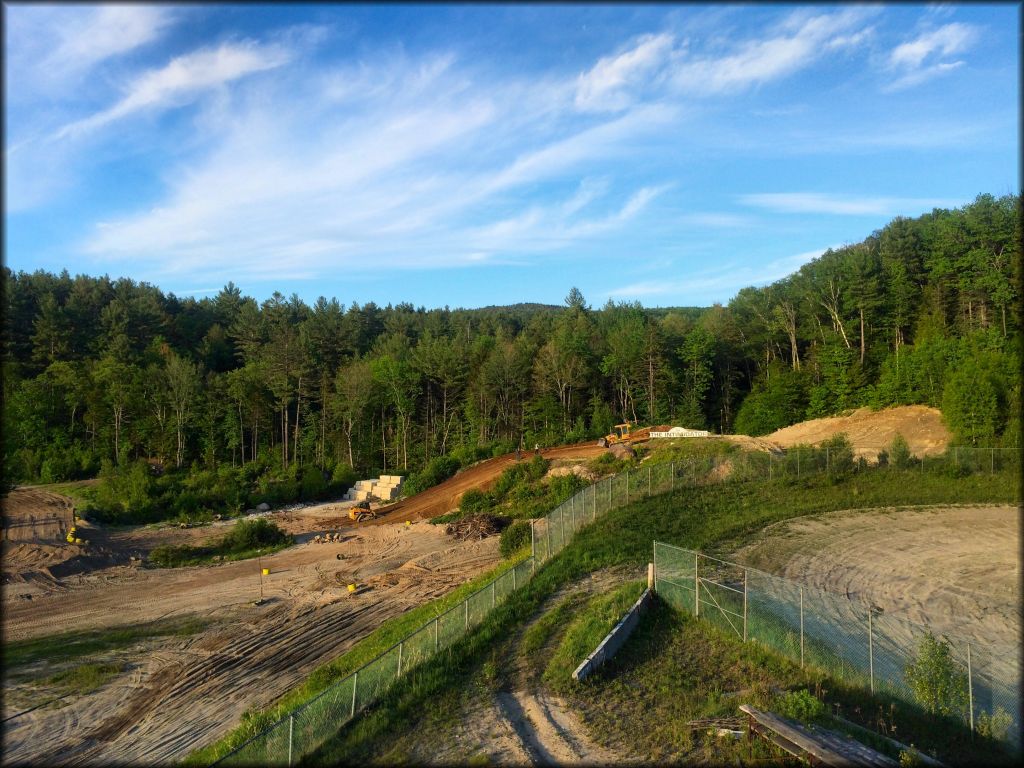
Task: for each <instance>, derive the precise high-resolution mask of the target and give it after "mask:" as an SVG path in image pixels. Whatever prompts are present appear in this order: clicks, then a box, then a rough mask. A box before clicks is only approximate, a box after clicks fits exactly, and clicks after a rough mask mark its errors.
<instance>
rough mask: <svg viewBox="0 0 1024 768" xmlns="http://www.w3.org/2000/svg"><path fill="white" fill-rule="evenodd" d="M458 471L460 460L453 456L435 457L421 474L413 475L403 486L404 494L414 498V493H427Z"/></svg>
mask: <svg viewBox="0 0 1024 768" xmlns="http://www.w3.org/2000/svg"><path fill="white" fill-rule="evenodd" d="M458 471H459V460H458V459H456V458H454V457H452V456H435V457H434V458H432V459H431V460H430V461H428V462H427V466H425V467H424V468H423V469H421V470H420V471H419V472H415V473H413V474H412V475H411V476H410V477H409V479H408V480H406V481H405V483H403V484H402V492H403V493H404V494H405V495H406V496H412V495H413V494H414V493H419V492H420V491H425V490H427V489H428V488H433V487H434V486H435V485H438V484H439V483H443V482H444V481H445V480H447V479H448V478H449V477H451V476H452V475H454V474H455V473H456V472H458Z"/></svg>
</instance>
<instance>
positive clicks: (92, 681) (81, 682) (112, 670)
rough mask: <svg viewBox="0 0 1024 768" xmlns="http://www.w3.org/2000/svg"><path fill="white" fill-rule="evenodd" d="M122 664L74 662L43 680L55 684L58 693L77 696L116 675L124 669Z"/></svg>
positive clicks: (90, 690) (94, 688)
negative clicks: (73, 664)
mask: <svg viewBox="0 0 1024 768" xmlns="http://www.w3.org/2000/svg"><path fill="white" fill-rule="evenodd" d="M124 668H125V666H124V665H123V664H99V663H88V664H76V665H75V666H73V667H71V668H70V669H65V670H63V671H61V672H58V673H57V674H55V675H52V676H51V677H48V678H46V680H44V682H46V683H49V684H50V685H53V686H56V687H57V688H58V689H59V691H60V693H71V694H75V695H78V696H81V695H84V694H87V693H92V692H93V691H95V690H96V689H97V688H99V687H101V686H102V685H103V684H104V683H106V682H108V681H109V680H112V679H113V678H115V677H117V676H118V675H119V674H121V672H123V671H124Z"/></svg>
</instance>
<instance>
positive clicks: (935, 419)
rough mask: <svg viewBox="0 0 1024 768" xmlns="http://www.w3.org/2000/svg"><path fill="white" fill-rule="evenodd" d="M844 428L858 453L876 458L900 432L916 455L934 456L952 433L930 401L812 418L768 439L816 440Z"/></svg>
mask: <svg viewBox="0 0 1024 768" xmlns="http://www.w3.org/2000/svg"><path fill="white" fill-rule="evenodd" d="M840 432H844V433H846V436H847V437H848V438H849V440H850V442H851V443H852V444H853V446H854V448H855V450H854V455H855V456H864V457H865V458H866V459H869V460H874V459H875V458H876V457H877V455H878V452H879V451H883V450H886V449H887V448H888V447H889V446H890V445H891V444H892V441H893V439H894V438H895V437H896V435H897V433H898V434H901V435H903V438H904V439H905V440H906V441H907V445H908V446H909V447H910V452H911V453H912V454H914V455H915V456H935V455H938V454H941V453H942V452H943V451H945V450H946V446H947V445H948V444H949V439H950V433H949V430H948V429H947V428H946V425H945V424H944V423H943V422H942V412H941V411H939V409H937V408H930V407H928V406H927V405H901V406H899V407H897V408H885V409H883V410H881V411H872V410H871V409H870V408H858V409H857V410H856V411H854V412H853V413H850V414H849V415H846V416H831V417H829V418H825V419H812V420H810V421H803V422H800V423H799V424H794V425H793V426H791V427H785V428H784V429H780V430H778V431H776V432H772V433H771V434H770V435H766V436H765V438H764V439H765V440H768V441H770V442H772V443H775V444H776V445H779V446H781V447H783V448H790V447H792V446H794V445H799V444H805V445H807V444H809V445H815V444H817V443H820V442H823V441H825V440H828V439H829V438H831V437H833V436H835V435H836V434H838V433H840Z"/></svg>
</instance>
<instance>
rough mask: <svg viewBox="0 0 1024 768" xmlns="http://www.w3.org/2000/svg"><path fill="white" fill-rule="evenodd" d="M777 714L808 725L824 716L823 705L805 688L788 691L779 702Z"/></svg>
mask: <svg viewBox="0 0 1024 768" xmlns="http://www.w3.org/2000/svg"><path fill="white" fill-rule="evenodd" d="M778 706H779V714H781V715H783V716H785V717H789V718H792V719H793V720H799V721H801V722H803V723H809V722H811V721H812V720H816V719H817V718H819V717H821V716H822V715H824V714H825V705H824V704H822V703H821V701H820V700H819V699H818V698H817V697H816V696H815V695H814V694H812V693H811V692H810V691H808V690H807V689H806V688H802V689H801V690H799V691H788V692H787V693H786V694H785V695H784V696H783V697H782V699H781V700H780V701H779V705H778Z"/></svg>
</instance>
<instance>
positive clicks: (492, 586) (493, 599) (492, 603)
mask: <svg viewBox="0 0 1024 768" xmlns="http://www.w3.org/2000/svg"><path fill="white" fill-rule="evenodd" d="M496 600H497V597H496V596H495V594H494V582H493V581H492V582H491V610H492V611H493V610H494V604H495V601H496Z"/></svg>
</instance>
